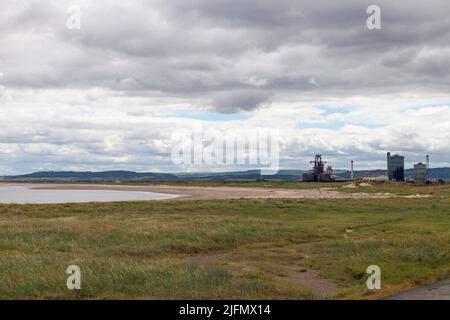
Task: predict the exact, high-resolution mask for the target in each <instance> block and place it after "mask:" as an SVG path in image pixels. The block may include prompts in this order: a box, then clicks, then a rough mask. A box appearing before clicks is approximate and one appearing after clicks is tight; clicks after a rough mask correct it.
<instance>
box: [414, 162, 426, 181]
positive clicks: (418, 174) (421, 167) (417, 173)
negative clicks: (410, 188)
mask: <svg viewBox="0 0 450 320" xmlns="http://www.w3.org/2000/svg"><path fill="white" fill-rule="evenodd" d="M427 181H428V167H427V165H426V164H424V163H422V162H420V163H417V164H415V165H414V183H415V184H426V183H427Z"/></svg>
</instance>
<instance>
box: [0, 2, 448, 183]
mask: <svg viewBox="0 0 450 320" xmlns="http://www.w3.org/2000/svg"><path fill="white" fill-rule="evenodd" d="M0 3H1V6H2V11H1V12H0V39H1V40H0V108H1V111H2V112H1V113H0V120H1V123H2V125H3V128H2V130H1V131H0V174H10V173H21V172H29V171H36V170H50V169H53V170H68V169H73V170H83V169H84V170H106V169H132V170H159V171H172V170H176V169H177V168H175V167H173V165H172V163H171V161H170V148H171V145H170V136H171V133H172V132H173V131H174V130H177V129H180V128H191V127H193V126H195V125H199V124H201V125H203V126H212V127H223V128H237V129H239V128H243V127H245V128H251V127H256V126H264V127H271V128H277V129H279V130H280V131H281V134H282V148H281V152H282V155H281V158H282V165H284V166H285V167H287V168H306V167H307V160H309V158H310V157H311V156H312V155H313V154H315V153H323V154H324V155H325V156H327V158H328V159H330V160H331V161H332V163H333V164H334V165H335V167H347V166H348V162H349V161H350V160H351V159H354V160H355V161H356V162H357V163H358V164H359V165H360V167H365V168H369V167H370V168H374V167H384V162H383V161H384V153H385V152H386V151H387V150H391V151H393V152H401V153H404V154H406V155H407V156H408V158H409V160H408V161H410V163H412V162H414V161H418V160H422V158H423V157H424V155H425V154H427V153H430V154H431V155H432V159H434V160H435V165H449V164H450V160H449V159H450V149H449V147H448V145H449V144H448V141H450V140H449V138H450V97H449V94H448V92H449V90H448V88H449V85H450V72H449V71H450V59H449V57H450V16H449V15H448V12H449V10H450V4H449V3H448V1H445V0H432V1H419V0H411V1H408V3H407V4H406V3H396V2H392V1H378V3H377V4H378V5H379V6H380V8H381V13H382V29H381V30H369V29H367V27H366V19H367V17H368V15H367V14H366V9H367V7H368V6H369V5H371V4H372V2H371V1H365V0H362V1H361V0H351V1H350V0H345V1H339V2H336V1H321V0H319V1H314V2H311V1H306V0H305V1H302V0H292V1H289V0H280V1H264V0H263V1H244V2H243V1H237V0H221V1H207V0H179V1H177V0H165V1H162V0H153V1H140V0H137V1H133V2H132V3H126V2H119V1H112V0H111V1H110V0H100V1H76V0H73V1H56V0H55V1H52V0H40V1H37V0H34V1H31V0H29V1H26V0H17V1H6V0H1V1H0ZM72 5H77V6H79V7H80V9H81V29H80V30H69V29H67V27H66V21H67V18H68V17H69V14H68V13H67V8H68V7H69V6H72Z"/></svg>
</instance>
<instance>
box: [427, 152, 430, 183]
mask: <svg viewBox="0 0 450 320" xmlns="http://www.w3.org/2000/svg"><path fill="white" fill-rule="evenodd" d="M427 179H430V156H429V155H428V154H427Z"/></svg>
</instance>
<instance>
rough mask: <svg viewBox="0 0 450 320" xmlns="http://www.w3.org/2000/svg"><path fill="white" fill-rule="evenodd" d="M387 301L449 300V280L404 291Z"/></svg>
mask: <svg viewBox="0 0 450 320" xmlns="http://www.w3.org/2000/svg"><path fill="white" fill-rule="evenodd" d="M387 300H450V279H448V280H444V281H440V282H436V283H434V284H431V285H429V286H426V287H421V288H416V289H412V290H409V291H405V292H403V293H400V294H398V295H396V296H392V297H389V298H387Z"/></svg>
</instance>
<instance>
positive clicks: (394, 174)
mask: <svg viewBox="0 0 450 320" xmlns="http://www.w3.org/2000/svg"><path fill="white" fill-rule="evenodd" d="M386 160H387V170H386V175H376V174H375V175H374V174H366V176H363V177H358V179H362V180H367V181H373V182H382V181H384V182H388V181H390V182H401V181H405V157H404V156H402V155H398V154H393V155H392V154H391V153H390V152H388V153H387V159H386ZM310 163H311V169H310V170H308V171H307V172H305V173H303V181H304V182H333V181H337V179H336V176H335V175H334V173H333V168H332V167H331V166H327V167H326V169H325V164H326V163H327V162H326V161H323V160H322V155H320V154H317V155H316V156H315V158H314V160H313V161H310ZM413 168H414V169H413V173H412V175H409V177H410V178H409V179H411V178H412V181H411V180H408V181H411V182H414V184H418V185H420V184H427V183H429V181H430V180H429V177H430V175H429V170H430V156H429V155H427V156H426V163H422V162H419V163H417V164H414V166H413ZM347 179H348V178H347ZM344 180H345V179H344ZM350 180H351V181H352V180H355V172H354V161H353V160H351V162H350ZM339 181H343V180H342V178H341V179H340V180H339Z"/></svg>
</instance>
